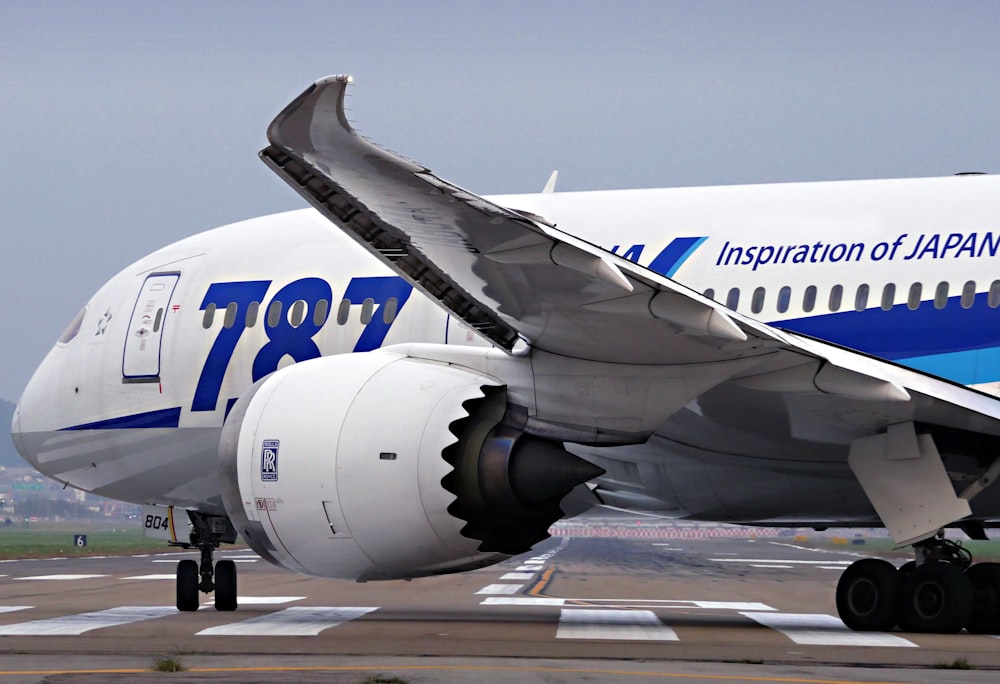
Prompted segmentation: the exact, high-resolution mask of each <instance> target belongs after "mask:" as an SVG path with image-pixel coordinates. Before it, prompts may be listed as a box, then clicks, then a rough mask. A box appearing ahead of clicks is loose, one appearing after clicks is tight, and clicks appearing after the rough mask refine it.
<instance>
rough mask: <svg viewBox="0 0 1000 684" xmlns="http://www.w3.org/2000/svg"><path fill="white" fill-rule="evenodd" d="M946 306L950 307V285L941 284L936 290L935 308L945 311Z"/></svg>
mask: <svg viewBox="0 0 1000 684" xmlns="http://www.w3.org/2000/svg"><path fill="white" fill-rule="evenodd" d="M946 306H948V283H947V282H940V283H938V286H937V289H936V290H934V308H935V309H943V308H944V307H946Z"/></svg>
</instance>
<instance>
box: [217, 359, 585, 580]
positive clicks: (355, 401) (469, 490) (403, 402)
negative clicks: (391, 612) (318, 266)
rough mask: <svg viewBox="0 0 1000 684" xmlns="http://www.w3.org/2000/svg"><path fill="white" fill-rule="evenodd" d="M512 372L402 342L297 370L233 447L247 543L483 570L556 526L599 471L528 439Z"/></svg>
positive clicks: (271, 392) (265, 393) (230, 487)
mask: <svg viewBox="0 0 1000 684" xmlns="http://www.w3.org/2000/svg"><path fill="white" fill-rule="evenodd" d="M516 413H517V412H516V411H511V410H509V407H508V406H507V397H506V390H505V387H504V386H503V384H502V383H501V382H500V381H499V380H497V379H496V378H492V377H489V376H487V375H484V374H482V373H479V372H477V371H473V370H470V369H468V368H463V367H459V366H455V365H449V364H443V363H437V362H430V361H423V360H416V359H412V358H407V357H405V356H400V355H397V354H392V353H387V352H379V351H376V352H370V353H366V354H345V355H341V356H329V357H324V358H319V359H313V360H311V361H306V362H303V363H299V364H295V365H293V366H289V367H287V368H284V369H282V370H280V371H278V372H276V373H273V374H272V375H270V376H268V377H267V378H266V379H264V380H262V381H261V382H260V383H258V384H257V385H255V386H254V388H253V389H252V390H251V391H250V392H249V393H248V394H247V395H246V396H244V397H242V398H241V399H240V400H239V401H238V402H237V403H236V405H235V406H234V407H233V409H232V411H231V412H230V415H229V417H228V418H227V419H226V425H225V427H224V429H223V435H222V441H221V443H220V459H221V466H222V481H223V500H224V503H225V506H226V510H227V511H228V513H229V516H230V519H231V520H232V521H233V524H234V525H235V527H236V529H237V530H238V531H239V533H240V534H241V535H242V536H243V538H244V539H245V540H246V542H247V543H248V544H249V545H250V546H251V547H252V548H253V549H254V551H256V552H257V553H259V554H260V555H262V556H264V557H265V558H267V559H268V560H270V561H272V562H274V563H276V564H278V565H282V566H284V567H287V568H289V569H292V570H296V571H298V572H304V573H308V574H312V575H319V576H323V577H340V578H349V579H362V580H367V579H396V578H405V577H420V576H425V575H432V574H442V573H448V572H458V571H463V570H470V569H473V568H477V567H482V566H485V565H490V564H492V563H496V562H499V561H501V560H504V559H505V558H507V557H509V556H510V555H512V554H515V553H521V552H523V551H526V550H527V549H529V548H530V547H531V546H532V545H533V544H535V543H537V542H538V541H540V540H541V539H544V538H546V537H547V536H548V534H547V531H546V530H547V529H548V527H549V525H551V524H552V523H553V522H555V520H558V519H559V518H560V517H562V511H561V509H560V507H559V502H560V500H561V499H562V498H563V497H564V496H565V495H566V494H567V493H568V492H569V491H570V490H571V489H573V488H574V487H575V486H576V485H578V484H580V483H581V482H584V481H586V480H588V479H590V478H592V477H595V476H596V475H598V474H600V473H601V472H603V471H601V470H600V469H599V468H596V467H595V466H592V465H590V464H588V463H586V462H585V461H582V460H580V459H578V458H577V457H575V456H573V455H571V454H569V453H568V452H566V451H565V450H564V449H563V448H562V445H561V444H557V443H553V442H549V441H545V440H541V439H537V438H534V437H530V436H527V435H523V434H521V433H520V431H519V430H518V426H517V421H516V420H512V415H516Z"/></svg>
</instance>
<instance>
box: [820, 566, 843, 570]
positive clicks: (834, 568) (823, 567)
mask: <svg viewBox="0 0 1000 684" xmlns="http://www.w3.org/2000/svg"><path fill="white" fill-rule="evenodd" d="M816 569H817V570H843V569H844V566H843V565H817V566H816Z"/></svg>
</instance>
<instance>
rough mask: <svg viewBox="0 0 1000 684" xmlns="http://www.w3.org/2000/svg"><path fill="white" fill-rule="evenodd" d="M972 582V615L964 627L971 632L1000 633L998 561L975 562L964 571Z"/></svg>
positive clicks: (999, 565)
mask: <svg viewBox="0 0 1000 684" xmlns="http://www.w3.org/2000/svg"><path fill="white" fill-rule="evenodd" d="M965 576H966V577H968V578H969V582H971V583H972V592H973V599H972V617H970V618H969V621H968V622H967V623H965V628H966V629H967V630H969V631H970V632H972V633H973V634H1000V563H977V564H976V565H973V566H971V567H970V568H969V569H968V570H966V571H965Z"/></svg>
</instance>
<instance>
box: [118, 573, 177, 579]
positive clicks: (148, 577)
mask: <svg viewBox="0 0 1000 684" xmlns="http://www.w3.org/2000/svg"><path fill="white" fill-rule="evenodd" d="M122 579H123V580H172V579H177V575H172V574H162V575H155V574H154V575H132V576H131V577H122Z"/></svg>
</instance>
